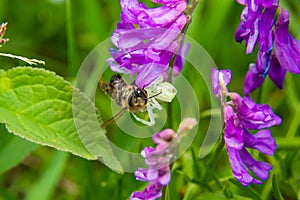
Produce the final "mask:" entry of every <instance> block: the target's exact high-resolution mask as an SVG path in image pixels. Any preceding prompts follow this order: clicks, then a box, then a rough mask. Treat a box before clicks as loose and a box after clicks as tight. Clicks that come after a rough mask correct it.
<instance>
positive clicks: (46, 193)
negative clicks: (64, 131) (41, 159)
mask: <svg viewBox="0 0 300 200" xmlns="http://www.w3.org/2000/svg"><path fill="white" fill-rule="evenodd" d="M69 155H70V154H69V153H66V152H62V151H56V152H55V153H54V155H53V159H52V162H51V163H50V164H49V166H48V168H47V169H46V170H45V171H44V173H43V174H42V176H41V177H40V179H39V180H38V181H36V182H35V183H34V185H32V187H31V189H30V190H29V191H28V193H27V196H26V198H25V199H26V200H36V199H39V200H47V199H51V196H52V194H53V192H54V190H55V187H56V185H57V183H58V181H59V178H60V177H61V174H62V172H63V169H64V167H65V165H66V163H67V160H68V157H69Z"/></svg>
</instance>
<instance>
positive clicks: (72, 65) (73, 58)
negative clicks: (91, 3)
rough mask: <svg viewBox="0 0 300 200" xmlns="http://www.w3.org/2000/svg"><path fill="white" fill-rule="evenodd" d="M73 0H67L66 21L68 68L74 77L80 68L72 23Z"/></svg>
mask: <svg viewBox="0 0 300 200" xmlns="http://www.w3.org/2000/svg"><path fill="white" fill-rule="evenodd" d="M71 8H72V7H71V0H66V23H67V48H68V65H69V66H68V68H69V72H70V75H71V76H72V77H75V76H76V73H77V70H78V67H79V66H78V57H77V53H76V50H75V41H74V32H73V24H72V12H71V10H72V9H71Z"/></svg>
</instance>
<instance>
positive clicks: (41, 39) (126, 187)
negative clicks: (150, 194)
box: [0, 0, 300, 200]
mask: <svg viewBox="0 0 300 200" xmlns="http://www.w3.org/2000/svg"><path fill="white" fill-rule="evenodd" d="M147 4H148V5H151V4H149V2H148V3H147ZM281 5H282V6H283V7H285V8H287V9H288V10H289V11H290V15H291V25H290V31H291V33H292V34H293V35H294V36H295V37H296V38H297V39H298V40H300V26H299V20H300V6H299V2H298V1H297V2H296V1H293V0H285V1H281ZM242 9H243V7H242V6H241V5H239V4H237V3H236V2H235V1H234V0H219V1H211V0H210V1H208V0H202V1H201V0H200V1H199V5H198V7H197V8H196V11H195V13H194V17H193V22H192V24H191V26H190V28H189V30H188V33H187V34H188V35H189V36H190V37H192V38H193V39H194V40H196V41H198V42H199V43H200V44H201V45H202V46H203V47H204V48H205V49H206V50H207V52H208V53H209V54H210V55H211V57H212V58H213V60H214V61H215V63H216V65H217V66H218V67H219V68H230V69H231V70H232V71H233V78H232V82H231V84H230V86H229V88H230V90H231V91H237V92H239V93H240V94H242V91H243V78H244V75H245V74H246V72H247V69H248V66H249V63H251V62H255V59H256V52H254V53H253V54H252V55H245V45H244V43H243V44H239V43H236V42H235V41H234V32H235V30H236V28H237V26H238V24H239V19H240V13H241V11H242ZM119 15H120V5H119V1H117V0H110V1H108V0H106V1H105V0H85V1H84V0H73V1H71V0H69V1H64V0H27V1H24V0H0V22H1V21H2V22H8V30H7V33H6V35H5V36H6V37H8V38H9V39H10V41H9V42H8V43H7V44H6V45H4V46H3V47H2V48H1V49H0V52H5V53H12V54H15V55H21V56H25V57H28V58H36V59H41V60H44V61H45V62H46V65H45V66H41V65H40V66H36V67H43V68H46V69H48V70H52V71H54V72H56V73H57V74H59V75H61V76H63V77H64V78H65V79H67V80H69V81H73V80H74V77H75V76H76V71H77V69H78V68H79V66H80V64H81V63H82V61H83V60H84V59H85V57H86V56H87V55H88V53H89V52H90V51H91V50H92V49H93V48H94V47H95V46H96V45H98V44H99V43H100V42H101V41H104V40H106V39H108V38H109V37H110V36H111V34H112V32H113V30H114V28H115V27H116V23H117V22H118V20H119ZM19 65H25V63H24V62H22V61H19V60H13V59H10V58H5V57H0V68H1V69H9V68H11V67H14V66H19ZM183 73H184V74H185V75H186V76H187V77H189V73H190V72H189V66H188V65H186V66H185V68H184V71H183ZM190 77H191V79H190V81H191V82H192V83H195V84H194V85H195V90H196V91H197V92H196V93H197V95H198V98H199V107H200V108H201V110H206V109H209V102H208V100H207V96H208V94H206V93H207V91H206V90H205V91H202V90H201V84H200V83H198V79H197V77H192V76H190ZM197 84H198V85H197ZM298 86H300V80H299V77H298V76H296V75H291V74H288V76H287V79H286V81H285V89H284V90H282V91H280V90H278V89H276V88H275V86H274V85H273V84H272V83H271V82H270V80H269V79H268V78H267V80H266V82H265V83H264V85H263V87H262V90H260V91H255V92H254V93H253V94H252V97H253V98H254V99H256V100H257V101H259V102H260V103H268V104H270V105H271V106H272V107H273V108H274V110H275V113H276V114H278V115H280V116H281V117H282V118H283V123H282V125H280V126H278V127H273V128H272V133H273V135H275V137H276V138H278V139H277V143H278V145H279V149H278V150H277V152H276V155H275V157H272V158H265V157H263V158H262V156H261V155H258V154H257V155H256V157H257V158H259V159H267V160H268V161H269V162H271V163H272V164H273V165H274V166H275V167H274V168H275V169H274V170H273V171H274V173H275V174H277V177H278V183H279V186H280V189H281V191H282V192H283V193H284V195H285V196H284V197H285V198H286V199H295V198H296V197H297V195H298V197H299V196H300V195H299V194H300V191H299V187H300V174H299V170H298V169H299V167H300V162H299V160H300V155H299V146H300V138H299V120H300V104H299V92H300V87H298ZM259 94H260V95H259ZM101 96H103V94H100V95H97V99H96V102H97V106H98V107H99V110H100V111H101V107H103V105H106V104H107V103H108V102H109V100H108V99H107V98H106V100H102V99H101V98H102V97H101ZM258 98H259V99H258ZM200 100H201V101H200ZM110 115H111V114H110V113H107V111H105V110H104V111H103V117H104V118H106V119H108V118H109V116H110ZM207 124H208V121H206V120H205V119H204V120H202V121H201V122H200V127H203V130H199V134H198V136H197V137H196V139H195V142H194V144H193V148H191V149H195V152H197V150H198V149H199V146H200V144H201V142H202V140H203V135H201V133H203V134H204V133H205V130H206V127H207ZM116 131H117V130H116V129H115V128H114V127H113V126H110V127H108V132H113V133H114V135H113V136H111V137H112V138H111V139H112V140H114V139H115V140H116V139H117V138H118V137H123V136H119V135H118V133H116ZM12 138H14V139H15V136H13V135H11V134H8V133H7V131H6V130H5V128H4V126H3V125H1V127H0V145H1V147H0V148H2V149H5V148H4V147H8V145H7V144H8V143H7V141H8V140H11V139H12ZM124 138H125V139H124V140H120V138H118V139H119V140H118V141H121V143H123V144H121V145H124V146H126V145H127V144H128V143H130V141H126V137H125V136H124ZM15 140H18V141H17V144H19V145H20V146H19V148H17V147H16V148H14V147H13V146H12V147H9V148H6V151H4V150H2V151H1V150H0V158H1V155H2V154H4V153H6V154H7V153H8V152H9V153H11V154H14V153H16V152H15V151H18V149H20V148H21V147H23V146H24V147H25V146H26V149H28V154H29V153H30V152H31V151H32V152H31V153H30V154H29V155H28V156H26V158H24V159H21V160H22V162H21V163H16V166H15V167H13V168H12V169H10V170H8V171H4V172H2V173H1V174H0V200H2V199H37V200H40V199H108V198H109V199H126V198H128V197H129V195H130V194H131V192H133V191H135V190H137V189H138V188H139V189H142V188H143V187H144V186H145V184H143V183H141V182H138V181H135V178H134V176H133V174H130V173H126V174H124V175H119V174H116V173H114V172H112V171H111V170H110V169H108V168H107V167H105V166H104V165H102V164H101V163H100V162H98V161H86V160H84V159H82V158H79V157H76V156H73V155H70V154H68V153H64V152H59V151H56V150H53V149H51V148H47V147H40V146H37V145H31V143H30V144H29V142H26V141H23V140H22V139H19V138H16V139H15ZM147 144H148V145H151V141H148V143H147ZM28 146H30V148H28ZM142 147H143V145H141V146H138V147H135V150H136V151H137V152H138V151H140V150H141V149H142ZM16 149H17V150H16ZM192 152H193V151H188V152H187V153H186V154H185V155H184V156H183V157H182V158H181V159H180V160H179V161H178V162H177V163H176V164H175V168H176V169H177V168H178V169H179V170H182V171H183V172H186V173H187V174H188V173H189V172H190V171H192V170H195V169H194V168H193V167H199V169H202V168H203V166H202V165H203V163H202V162H201V161H199V163H197V164H195V163H193V162H194V160H193V156H192ZM6 157H7V155H6ZM188 163H193V164H192V165H191V166H188ZM4 164H5V160H0V165H4ZM198 165H199V166H198ZM228 165H229V163H228V158H227V156H226V153H225V151H223V152H222V153H221V155H220V156H219V157H218V159H217V160H216V161H215V162H214V165H213V168H212V169H211V171H213V172H214V173H215V176H216V177H218V178H219V177H221V178H220V181H221V182H222V183H224V184H225V186H226V188H231V190H232V191H233V192H234V193H236V194H239V195H242V196H247V197H249V198H250V197H251V194H249V191H252V190H254V191H255V192H257V193H258V194H259V196H261V197H262V199H263V198H266V199H272V195H271V193H272V191H273V190H272V188H273V187H272V184H271V181H267V182H266V183H265V184H263V185H260V186H251V189H252V190H249V191H247V190H243V189H241V188H239V187H237V186H235V185H234V184H232V183H230V182H228V179H229V178H230V177H231V176H232V175H231V171H230V168H229V166H228ZM201 167H202V168H201ZM199 169H198V170H199ZM197 172H198V173H199V174H197V175H195V176H198V178H199V179H201V180H204V181H205V182H207V183H211V182H212V181H213V178H214V177H211V176H210V173H209V172H207V171H205V170H204V168H203V170H199V171H197ZM194 173H195V172H194ZM270 179H271V178H270ZM169 188H170V191H171V194H170V199H172V200H173V199H174V200H177V199H183V196H184V194H185V198H186V199H205V198H206V197H207V198H208V196H205V195H204V194H206V192H205V187H203V185H201V184H200V183H198V184H197V183H188V181H187V178H186V177H185V176H182V175H180V174H179V173H176V172H173V175H172V181H171V184H170V187H169ZM250 193H251V192H250ZM297 193H298V194H297ZM201 194H203V195H202V196H201ZM218 195H219V197H220V198H221V196H222V191H221V189H218V187H217V186H215V190H214V195H213V196H209V198H212V199H219V198H218ZM236 199H237V198H236ZM250 199H251V198H250Z"/></svg>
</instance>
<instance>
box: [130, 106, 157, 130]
mask: <svg viewBox="0 0 300 200" xmlns="http://www.w3.org/2000/svg"><path fill="white" fill-rule="evenodd" d="M147 111H148V115H149V118H150V121H147V120H144V119H141V118H139V117H138V116H136V115H135V114H134V113H131V114H132V115H133V117H134V118H135V119H136V120H137V121H139V122H141V123H143V124H145V125H147V126H153V125H154V124H155V119H154V115H153V112H152V109H151V108H149V106H147Z"/></svg>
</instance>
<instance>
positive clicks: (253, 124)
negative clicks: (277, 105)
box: [230, 93, 281, 130]
mask: <svg viewBox="0 0 300 200" xmlns="http://www.w3.org/2000/svg"><path fill="white" fill-rule="evenodd" d="M230 96H231V99H232V101H233V104H234V106H235V107H236V110H238V116H239V119H240V120H241V121H242V123H243V126H244V128H247V129H251V130H258V129H263V128H269V127H271V126H274V125H278V124H280V123H281V118H280V117H278V116H277V115H275V114H274V113H273V111H272V108H271V107H270V106H269V105H267V104H256V103H255V102H254V101H253V100H252V99H251V98H250V97H244V98H241V97H240V96H239V95H238V94H236V93H232V94H231V95H230Z"/></svg>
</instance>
